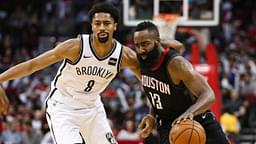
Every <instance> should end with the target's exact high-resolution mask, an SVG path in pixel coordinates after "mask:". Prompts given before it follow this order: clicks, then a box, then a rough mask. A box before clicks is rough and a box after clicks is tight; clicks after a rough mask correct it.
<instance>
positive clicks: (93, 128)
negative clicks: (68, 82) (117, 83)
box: [46, 99, 117, 144]
mask: <svg viewBox="0 0 256 144" xmlns="http://www.w3.org/2000/svg"><path fill="white" fill-rule="evenodd" d="M46 117H47V122H48V125H49V128H50V130H51V134H52V138H53V140H54V143H55V144H117V142H116V140H115V139H114V137H113V134H112V131H111V128H110V126H109V123H108V120H107V117H106V113H105V110H104V107H103V104H101V105H99V106H97V107H93V108H86V109H72V108H70V107H69V106H68V105H66V104H63V103H59V102H57V101H55V100H53V99H49V100H48V101H47V108H46Z"/></svg>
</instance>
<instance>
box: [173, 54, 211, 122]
mask: <svg viewBox="0 0 256 144" xmlns="http://www.w3.org/2000/svg"><path fill="white" fill-rule="evenodd" d="M168 72H169V74H170V75H171V78H172V80H173V82H174V83H175V84H179V83H180V82H181V81H182V82H183V83H184V84H185V85H186V87H187V88H188V89H189V90H190V92H192V94H193V95H194V96H196V97H197V101H196V103H195V104H193V105H191V106H190V107H189V108H188V109H187V110H186V112H185V113H183V114H182V115H181V116H179V117H178V118H177V119H176V120H175V121H174V122H173V124H175V123H179V122H180V121H181V120H184V119H193V117H194V116H195V115H199V114H201V113H204V112H205V111H207V110H208V109H209V108H210V106H211V104H212V103H213V102H214V101H215V96H214V93H213V90H212V89H211V87H210V86H209V84H208V83H207V80H206V79H205V78H204V77H203V76H202V75H201V74H199V73H198V72H196V71H195V70H194V68H193V66H192V65H191V63H189V62H188V61H187V60H186V59H185V58H183V57H181V56H177V57H175V58H174V59H173V60H171V62H170V63H169V65H168Z"/></svg>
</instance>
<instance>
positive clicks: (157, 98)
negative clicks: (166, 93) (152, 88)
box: [149, 92, 163, 109]
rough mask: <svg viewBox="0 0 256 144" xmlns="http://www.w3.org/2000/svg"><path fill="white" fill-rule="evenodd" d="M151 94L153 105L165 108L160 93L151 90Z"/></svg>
mask: <svg viewBox="0 0 256 144" xmlns="http://www.w3.org/2000/svg"><path fill="white" fill-rule="evenodd" d="M149 95H150V97H151V102H152V105H153V106H154V107H155V108H157V109H163V106H162V103H161V100H160V95H159V94H156V93H151V92H149Z"/></svg>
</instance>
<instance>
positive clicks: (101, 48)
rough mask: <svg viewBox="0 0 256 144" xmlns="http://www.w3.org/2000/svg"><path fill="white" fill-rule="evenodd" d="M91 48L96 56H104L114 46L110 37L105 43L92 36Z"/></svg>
mask: <svg viewBox="0 0 256 144" xmlns="http://www.w3.org/2000/svg"><path fill="white" fill-rule="evenodd" d="M92 48H93V50H94V52H95V53H96V55H97V56H99V57H105V56H106V55H108V54H109V53H110V52H111V51H112V49H113V48H114V40H113V39H110V40H108V41H107V42H105V43H101V42H99V41H98V40H97V39H96V38H93V37H92Z"/></svg>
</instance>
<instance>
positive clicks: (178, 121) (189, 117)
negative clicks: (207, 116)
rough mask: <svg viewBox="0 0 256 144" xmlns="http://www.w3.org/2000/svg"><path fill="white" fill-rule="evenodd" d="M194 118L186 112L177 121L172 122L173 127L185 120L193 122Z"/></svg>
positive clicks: (190, 113)
mask: <svg viewBox="0 0 256 144" xmlns="http://www.w3.org/2000/svg"><path fill="white" fill-rule="evenodd" d="M193 117H194V114H193V113H192V112H184V113H183V114H182V115H180V116H179V117H178V118H177V119H176V120H174V121H173V122H172V127H173V126H174V125H175V124H179V123H180V122H181V121H184V120H187V119H189V120H193Z"/></svg>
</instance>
